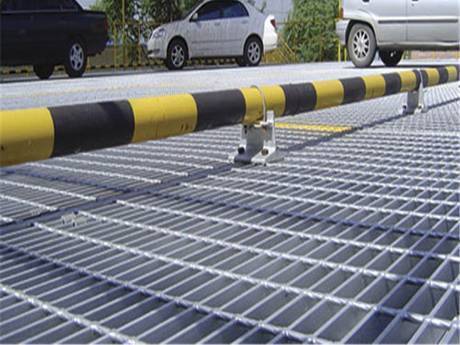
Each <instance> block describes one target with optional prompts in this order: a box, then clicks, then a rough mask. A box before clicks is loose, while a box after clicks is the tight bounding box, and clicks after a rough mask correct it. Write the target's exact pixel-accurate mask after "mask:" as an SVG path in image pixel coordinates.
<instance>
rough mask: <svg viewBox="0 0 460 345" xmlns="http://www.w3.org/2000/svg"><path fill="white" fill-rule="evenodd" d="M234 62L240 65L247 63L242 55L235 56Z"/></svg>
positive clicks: (244, 65) (243, 65)
mask: <svg viewBox="0 0 460 345" xmlns="http://www.w3.org/2000/svg"><path fill="white" fill-rule="evenodd" d="M236 63H237V64H238V66H240V67H246V66H247V65H248V64H247V63H246V59H245V58H244V57H238V58H236Z"/></svg>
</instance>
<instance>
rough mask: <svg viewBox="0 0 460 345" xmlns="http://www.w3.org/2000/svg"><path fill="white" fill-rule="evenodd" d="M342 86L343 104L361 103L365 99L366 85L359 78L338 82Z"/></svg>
mask: <svg viewBox="0 0 460 345" xmlns="http://www.w3.org/2000/svg"><path fill="white" fill-rule="evenodd" d="M339 81H340V82H341V83H342V85H343V91H344V96H343V104H348V103H353V102H359V101H362V100H363V99H364V98H365V97H366V84H365V83H364V80H363V79H362V78H360V77H357V78H348V79H340V80H339Z"/></svg>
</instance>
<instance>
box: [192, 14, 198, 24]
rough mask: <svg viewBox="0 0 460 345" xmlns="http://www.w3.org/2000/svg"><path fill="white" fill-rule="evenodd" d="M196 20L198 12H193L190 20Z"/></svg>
mask: <svg viewBox="0 0 460 345" xmlns="http://www.w3.org/2000/svg"><path fill="white" fill-rule="evenodd" d="M197 20H198V13H194V14H193V16H192V18H190V21H191V22H196V21H197Z"/></svg>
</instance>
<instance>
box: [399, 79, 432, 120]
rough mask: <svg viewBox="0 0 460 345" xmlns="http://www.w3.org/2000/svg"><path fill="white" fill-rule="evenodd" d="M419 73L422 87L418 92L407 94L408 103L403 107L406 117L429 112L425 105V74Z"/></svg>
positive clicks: (420, 86)
mask: <svg viewBox="0 0 460 345" xmlns="http://www.w3.org/2000/svg"><path fill="white" fill-rule="evenodd" d="M417 73H418V75H419V76H420V85H419V87H418V89H417V90H415V91H411V92H408V93H407V102H406V104H405V105H404V106H403V114H406V115H411V114H420V113H426V112H427V111H428V109H427V107H426V104H425V89H424V86H423V83H424V80H423V73H422V72H421V71H420V70H417Z"/></svg>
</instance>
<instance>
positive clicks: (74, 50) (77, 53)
mask: <svg viewBox="0 0 460 345" xmlns="http://www.w3.org/2000/svg"><path fill="white" fill-rule="evenodd" d="M69 57H70V66H71V67H72V69H73V70H74V71H79V70H81V69H82V68H83V64H84V63H85V53H84V52H83V47H82V46H81V45H80V44H78V43H75V44H73V45H72V47H71V48H70V54H69Z"/></svg>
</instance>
